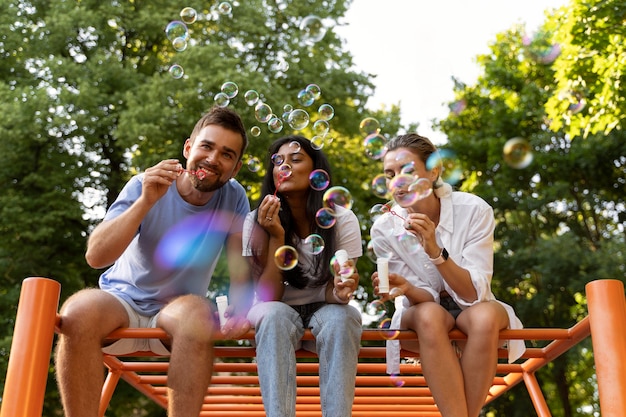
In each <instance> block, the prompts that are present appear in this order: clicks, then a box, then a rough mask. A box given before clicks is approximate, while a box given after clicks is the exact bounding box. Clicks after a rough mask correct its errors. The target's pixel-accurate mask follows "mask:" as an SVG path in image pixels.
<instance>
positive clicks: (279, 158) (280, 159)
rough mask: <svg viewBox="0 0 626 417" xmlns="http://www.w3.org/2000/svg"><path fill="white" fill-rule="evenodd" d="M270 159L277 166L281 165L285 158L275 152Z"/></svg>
mask: <svg viewBox="0 0 626 417" xmlns="http://www.w3.org/2000/svg"><path fill="white" fill-rule="evenodd" d="M270 159H271V161H272V163H273V164H274V165H276V166H278V165H282V163H283V162H285V158H284V157H283V156H282V155H280V154H277V153H275V154H274V155H272V156H271V157H270Z"/></svg>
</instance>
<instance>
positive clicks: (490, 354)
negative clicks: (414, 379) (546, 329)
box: [457, 301, 509, 417]
mask: <svg viewBox="0 0 626 417" xmlns="http://www.w3.org/2000/svg"><path fill="white" fill-rule="evenodd" d="M508 322H509V320H508V316H507V314H506V310H505V309H504V307H502V305H501V304H499V303H498V302H496V301H490V302H485V303H478V304H475V305H473V306H471V307H469V308H468V309H466V310H464V311H463V312H462V313H461V314H460V315H459V317H457V326H458V327H459V329H460V330H461V331H462V332H463V333H465V334H466V335H467V344H466V345H465V347H464V348H463V356H462V358H461V367H462V369H463V375H464V378H465V396H466V399H467V410H468V416H469V417H477V416H478V415H479V414H480V410H481V409H482V408H483V405H484V404H485V398H486V397H487V394H488V393H489V388H490V387H491V384H492V383H493V377H494V376H495V374H496V367H497V365H498V336H499V332H500V330H501V329H504V328H506V327H507V326H508Z"/></svg>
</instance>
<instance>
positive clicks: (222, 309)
mask: <svg viewBox="0 0 626 417" xmlns="http://www.w3.org/2000/svg"><path fill="white" fill-rule="evenodd" d="M215 302H216V303H217V312H218V314H219V317H220V328H221V329H222V330H224V325H225V324H226V314H225V313H226V307H228V296H226V295H218V296H217V297H215Z"/></svg>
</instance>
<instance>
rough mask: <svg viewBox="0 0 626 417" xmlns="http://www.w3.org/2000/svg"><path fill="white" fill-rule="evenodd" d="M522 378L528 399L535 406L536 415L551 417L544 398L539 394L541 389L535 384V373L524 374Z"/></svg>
mask: <svg viewBox="0 0 626 417" xmlns="http://www.w3.org/2000/svg"><path fill="white" fill-rule="evenodd" d="M522 376H523V377H524V382H525V383H526V389H527V390H528V394H529V395H530V399H531V401H532V402H533V405H534V406H535V411H536V412H537V415H538V416H539V417H551V416H552V414H551V413H550V409H549V408H548V404H547V403H546V398H545V397H544V396H543V393H542V392H541V388H540V387H539V383H538V382H537V377H536V376H535V372H524V373H523V374H522Z"/></svg>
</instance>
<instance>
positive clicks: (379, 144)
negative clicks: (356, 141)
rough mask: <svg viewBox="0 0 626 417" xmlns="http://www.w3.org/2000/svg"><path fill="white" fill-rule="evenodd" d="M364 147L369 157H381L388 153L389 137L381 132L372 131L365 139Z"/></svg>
mask: <svg viewBox="0 0 626 417" xmlns="http://www.w3.org/2000/svg"><path fill="white" fill-rule="evenodd" d="M363 147H364V148H365V154H366V155H367V156H368V157H370V158H371V159H381V158H382V157H384V156H385V153H387V138H385V137H384V136H383V135H381V134H379V133H372V134H370V135H367V136H366V137H365V139H364V140H363Z"/></svg>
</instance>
